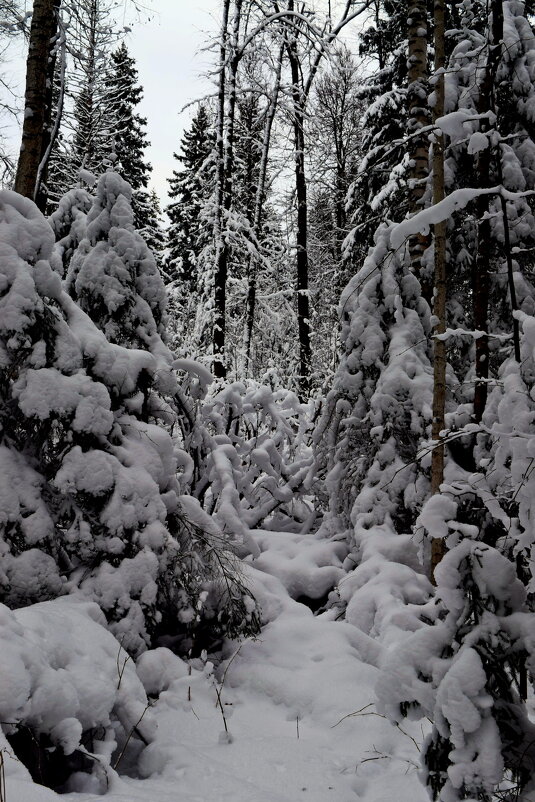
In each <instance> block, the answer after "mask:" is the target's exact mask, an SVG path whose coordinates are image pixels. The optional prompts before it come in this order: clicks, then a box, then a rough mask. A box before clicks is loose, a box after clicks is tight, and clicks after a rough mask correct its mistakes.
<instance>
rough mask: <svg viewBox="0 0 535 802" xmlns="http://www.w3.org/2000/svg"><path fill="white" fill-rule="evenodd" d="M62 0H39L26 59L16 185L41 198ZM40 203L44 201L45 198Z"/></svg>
mask: <svg viewBox="0 0 535 802" xmlns="http://www.w3.org/2000/svg"><path fill="white" fill-rule="evenodd" d="M59 6H60V0H35V2H34V5H33V15H32V23H31V27H30V42H29V47H28V59H27V63H26V90H25V96H24V108H25V110H26V111H25V114H24V122H23V128H22V143H21V149H20V155H19V160H18V164H17V172H16V175H15V189H16V191H17V192H19V193H20V194H21V195H24V196H25V197H27V198H32V199H37V196H38V193H39V183H38V177H39V169H40V167H41V163H42V160H43V158H44V157H45V154H46V151H47V147H48V144H49V138H50V132H51V121H52V83H53V80H52V78H53V73H54V60H55V59H54V58H53V57H52V53H51V48H52V42H53V40H54V38H55V36H56V33H57V29H58V13H59ZM39 202H40V204H41V205H42V204H43V200H42V199H41V200H40V201H39Z"/></svg>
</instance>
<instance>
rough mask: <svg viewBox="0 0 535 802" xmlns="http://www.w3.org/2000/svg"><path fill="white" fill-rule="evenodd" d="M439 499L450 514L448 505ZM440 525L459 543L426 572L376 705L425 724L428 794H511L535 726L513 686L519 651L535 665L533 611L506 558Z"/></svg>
mask: <svg viewBox="0 0 535 802" xmlns="http://www.w3.org/2000/svg"><path fill="white" fill-rule="evenodd" d="M445 500H446V501H447V497H445V498H444V499H442V508H443V511H444V512H445V513H446V515H447V516H448V517H449V516H452V518H453V519H454V518H455V512H456V510H455V507H456V504H455V503H454V502H451V501H450V504H449V505H448V504H446V505H444V501H445ZM436 512H437V511H436V510H435V514H436ZM447 528H449V530H450V538H452V539H453V540H455V539H457V540H460V542H459V543H458V545H456V546H454V547H453V548H452V549H451V550H450V551H449V552H448V553H447V554H446V556H445V557H444V559H443V560H442V562H441V563H440V565H439V566H438V568H437V569H436V570H435V577H436V581H437V591H436V596H435V599H434V600H433V601H431V602H429V603H428V604H427V605H425V606H423V607H421V608H420V609H419V610H415V609H413V610H412V612H413V618H414V619H415V620H416V619H419V625H418V626H416V627H415V630H416V631H415V632H414V633H413V634H412V635H411V634H409V633H407V634H406V636H405V638H404V639H399V640H398V642H397V645H396V646H395V647H394V648H392V649H391V650H390V651H389V653H388V654H387V658H386V660H385V662H384V665H383V674H382V677H381V680H380V682H379V685H378V689H377V691H378V696H379V700H380V702H381V708H382V709H383V710H384V712H386V713H387V714H388V715H389V717H390V718H391V719H392V720H393V721H394V722H396V723H399V722H400V721H401V720H402V718H403V717H404V716H409V717H410V718H417V717H422V716H427V717H428V718H429V719H430V720H431V721H432V722H433V730H432V733H431V735H430V736H429V738H428V739H427V741H426V743H425V745H424V752H423V761H424V765H425V781H426V784H427V785H428V786H429V791H430V794H431V796H432V797H433V798H435V799H440V800H443V802H454V800H460V799H467V798H478V799H491V797H492V795H493V793H494V792H496V791H498V790H499V789H501V790H504V791H506V790H507V789H508V788H509V789H510V790H512V789H514V792H515V793H516V794H517V793H519V792H520V791H521V790H522V789H524V788H525V787H526V784H527V783H528V782H530V781H531V778H532V777H533V771H534V768H535V746H534V744H535V725H533V723H532V722H531V721H530V720H529V718H528V715H527V711H526V706H525V703H524V702H523V701H522V699H521V687H520V686H519V677H520V673H521V671H522V668H523V666H524V661H525V659H526V656H528V668H529V670H530V671H533V668H534V667H535V660H534V657H535V655H534V651H533V644H534V642H535V641H534V637H535V625H534V622H533V616H532V614H531V613H529V612H528V611H527V607H526V591H525V588H524V586H523V584H522V582H521V581H520V580H519V579H518V578H517V576H516V570H515V565H514V563H512V562H511V561H510V560H508V559H507V558H506V557H504V556H503V555H502V554H500V553H499V551H498V550H497V549H495V548H493V547H492V546H489V545H487V544H485V543H482V542H481V541H478V540H477V535H478V532H477V527H475V526H470V525H467V524H462V523H459V524H457V525H456V523H455V520H451V521H449V522H448V525H447ZM436 534H439V533H438V532H437V533H436ZM504 771H505V772H506V774H505V780H506V783H505V785H504V784H502V782H503V780H504Z"/></svg>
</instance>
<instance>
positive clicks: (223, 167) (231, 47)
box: [213, 0, 243, 378]
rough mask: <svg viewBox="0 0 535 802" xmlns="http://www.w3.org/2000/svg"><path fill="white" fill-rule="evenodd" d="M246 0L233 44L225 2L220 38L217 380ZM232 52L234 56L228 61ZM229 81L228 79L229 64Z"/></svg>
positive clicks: (221, 372) (222, 364) (221, 368)
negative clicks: (235, 122)
mask: <svg viewBox="0 0 535 802" xmlns="http://www.w3.org/2000/svg"><path fill="white" fill-rule="evenodd" d="M242 4H243V0H236V6H235V10H234V20H233V25H232V41H231V42H230V43H229V42H228V34H227V26H228V16H229V10H230V0H225V5H224V15H223V29H222V34H221V59H220V70H221V74H220V78H219V93H218V105H219V111H218V123H219V124H218V132H217V140H218V141H217V149H218V207H217V212H216V215H217V226H216V228H217V230H216V269H215V276H214V329H213V344H214V363H213V372H214V376H216V377H217V378H225V376H226V375H227V366H226V358H225V335H226V303H227V277H228V262H229V257H230V244H229V242H228V240H227V238H226V237H225V236H224V231H223V229H224V227H225V226H226V220H227V217H228V212H229V211H230V208H231V206H232V192H233V169H234V121H235V116H236V80H237V71H238V63H239V55H238V49H237V46H238V35H239V30H240V22H241V9H242ZM229 52H230V53H231V54H232V55H231V58H230V59H229ZM228 61H229V62H230V63H229V67H228V80H227V78H226V64H227V62H228ZM227 92H228V109H227V113H226V121H227V124H226V127H225V95H226V93H227Z"/></svg>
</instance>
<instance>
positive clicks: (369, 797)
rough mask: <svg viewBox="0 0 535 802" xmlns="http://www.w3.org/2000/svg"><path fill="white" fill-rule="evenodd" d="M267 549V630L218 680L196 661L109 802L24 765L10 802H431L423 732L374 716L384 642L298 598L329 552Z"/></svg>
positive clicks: (285, 544) (168, 694)
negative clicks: (35, 778)
mask: <svg viewBox="0 0 535 802" xmlns="http://www.w3.org/2000/svg"><path fill="white" fill-rule="evenodd" d="M257 538H258V540H259V543H260V547H261V549H262V552H263V554H262V555H261V557H260V558H259V559H258V560H257V561H256V563H257V565H255V562H253V563H252V564H250V565H249V566H247V567H246V570H247V573H248V575H249V576H248V578H249V581H250V582H251V584H252V586H253V591H254V592H255V593H256V595H257V598H258V599H259V601H260V603H261V604H262V607H263V609H264V614H265V615H266V617H267V618H268V619H269V623H268V624H267V625H266V627H265V628H264V629H263V630H262V633H261V635H260V637H259V638H258V639H257V640H248V641H245V642H244V643H242V644H241V645H239V644H236V645H234V646H232V647H230V648H229V650H228V657H227V661H226V662H224V663H222V664H221V666H219V668H218V669H217V670H213V669H212V666H211V664H210V663H207V662H205V663H204V664H203V662H202V661H201V660H198V661H196V664H195V665H194V667H193V670H192V673H191V676H182V677H179V678H176V679H174V680H173V681H171V682H170V683H169V684H168V687H167V690H164V691H163V692H162V693H161V694H160V696H159V698H158V699H157V701H156V702H155V703H154V705H153V707H152V709H151V713H152V715H153V717H154V718H155V720H156V722H157V724H158V730H157V734H156V736H155V740H154V742H153V743H152V744H151V745H150V746H149V747H148V748H147V749H145V750H144V752H143V753H142V754H141V755H140V756H139V758H138V757H136V755H135V754H134V753H132V754H130V755H129V756H128V755H125V760H124V761H123V765H119V766H118V770H119V772H120V773H119V774H117V773H116V772H110V787H109V790H108V793H107V794H106V795H105V797H104V796H97V795H93V794H88V793H69V794H62V795H61V796H59V795H57V794H55V793H54V792H53V791H50V790H48V789H47V788H44V787H43V786H39V785H36V784H34V783H32V782H31V780H30V778H29V775H27V772H25V770H24V769H22V767H21V766H20V764H19V766H18V768H17V770H16V771H14V772H11V771H10V768H9V765H7V766H6V768H7V777H6V799H5V800H3V802H50V801H51V800H56V799H62V800H64V802H67V801H69V802H75V800H76V802H83V801H84V800H87V801H88V800H95V799H106V800H107V802H127V800H132V802H135V801H136V800H143V802H227V801H228V802H299V800H303V802H329V800H333V802H355V800H357V799H361V800H366V802H391V801H392V799H395V800H396V802H425V800H426V799H427V795H426V792H425V790H424V788H423V786H422V785H421V784H420V781H419V779H418V768H419V745H420V744H421V742H422V739H423V731H422V728H421V725H420V724H419V723H410V722H408V723H407V724H406V725H404V727H403V731H401V730H399V729H396V728H395V727H394V726H392V725H391V724H390V723H389V722H388V721H386V720H385V719H384V718H382V717H381V716H379V715H378V714H377V713H376V711H375V707H374V701H373V700H374V684H375V681H376V678H377V668H376V667H375V666H374V663H376V662H377V659H378V652H377V650H378V647H377V644H376V642H375V641H373V640H372V639H370V638H368V637H367V636H365V635H363V634H362V633H361V632H359V630H357V629H356V628H354V627H353V626H352V625H350V624H347V623H345V622H341V621H336V620H334V614H333V613H332V612H330V613H324V614H321V615H319V616H314V615H313V613H312V612H311V610H310V609H309V608H308V607H307V606H306V605H305V604H302V603H300V602H298V601H295V600H294V599H292V598H291V596H290V595H289V593H288V589H290V591H294V592H295V587H296V584H297V585H299V582H300V580H303V571H304V568H303V565H305V564H306V565H307V571H308V575H307V581H308V582H314V570H317V572H318V577H319V576H320V575H321V576H324V574H325V569H326V566H325V554H324V553H323V556H322V559H321V560H319V561H318V562H321V563H323V565H322V566H321V565H317V566H316V568H314V565H313V562H314V560H313V559H309V560H308V561H307V560H306V559H305V560H303V552H304V551H305V552H306V550H307V548H308V549H309V551H310V554H311V555H313V554H315V553H317V547H318V545H319V544H318V541H317V540H316V539H315V538H314V536H306V538H305V536H303V535H292V534H288V533H284V534H283V535H282V534H277V533H266V532H259V533H257ZM259 566H261V567H262V570H261V569H260V567H259ZM268 570H269V571H270V573H268V572H267V571H268ZM230 658H232V659H231V660H230V662H229V659H230ZM225 669H226V673H223V672H224V671H225ZM218 696H219V698H220V700H221V705H219V704H218ZM221 707H222V708H223V711H224V713H225V719H226V724H227V728H228V731H229V733H230V737H227V735H226V732H225V725H224V721H223V715H222V712H221ZM140 774H141V775H143V776H140ZM129 775H132V776H129Z"/></svg>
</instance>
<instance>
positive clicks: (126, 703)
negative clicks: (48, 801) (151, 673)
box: [0, 597, 156, 798]
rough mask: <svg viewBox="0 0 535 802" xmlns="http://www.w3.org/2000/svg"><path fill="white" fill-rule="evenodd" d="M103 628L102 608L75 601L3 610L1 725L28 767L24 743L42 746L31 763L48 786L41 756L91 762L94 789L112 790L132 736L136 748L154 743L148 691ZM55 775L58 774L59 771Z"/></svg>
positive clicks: (90, 779) (89, 785)
mask: <svg viewBox="0 0 535 802" xmlns="http://www.w3.org/2000/svg"><path fill="white" fill-rule="evenodd" d="M105 626H106V621H105V618H104V615H103V613H102V612H101V610H100V608H99V607H98V606H97V605H96V604H93V603H91V602H81V601H76V600H73V599H72V598H66V597H64V598H60V599H56V600H54V601H47V602H42V603H40V604H35V605H33V606H30V607H26V608H23V609H19V610H9V609H8V608H7V607H5V606H4V605H0V643H1V649H0V676H1V677H2V682H1V683H0V720H1V721H2V726H3V729H4V733H5V735H6V737H7V740H8V742H9V744H10V746H9V747H8V748H7V750H6V751H7V752H8V754H10V753H11V754H13V752H14V753H15V754H17V755H18V756H19V757H20V759H21V760H22V761H24V762H27V763H28V761H25V759H24V758H25V757H27V749H26V748H25V741H27V740H28V737H30V738H31V739H33V742H34V743H35V744H37V743H39V744H40V756H39V757H38V760H37V763H36V762H35V761H34V762H33V764H32V761H31V760H30V761H29V763H28V768H29V770H30V773H31V774H32V777H33V779H34V780H35V781H36V782H39V783H42V784H44V785H46V784H48V783H47V766H46V765H40V763H41V762H42V759H45V758H43V754H44V755H45V756H46V760H47V761H48V760H49V759H50V760H57V759H61V757H63V756H65V757H67V756H72V755H74V753H78V755H79V756H80V755H83V756H85V759H86V760H85V763H86V769H87V768H89V766H90V767H91V768H89V770H88V771H86V783H85V784H86V786H87V788H88V790H89V789H90V790H92V791H95V790H99V788H101V786H102V785H104V786H107V785H108V780H109V777H108V774H109V772H110V771H111V769H110V764H111V763H115V762H116V758H114V759H112V755H113V753H114V752H115V751H116V750H117V749H118V748H119V751H120V749H122V746H123V745H124V743H125V742H126V739H127V738H129V736H130V739H132V736H134V740H137V742H138V743H139V741H140V740H141V742H143V741H144V742H145V743H149V742H150V741H151V740H152V739H153V738H154V735H155V732H156V725H155V722H154V720H153V718H152V717H151V713H150V711H149V710H148V702H147V697H146V694H145V691H144V689H143V685H142V684H141V681H140V679H139V678H138V676H137V674H136V671H135V667H134V665H133V663H132V661H131V660H130V658H129V657H128V655H127V654H126V652H124V650H123V649H122V647H121V645H120V643H119V642H118V641H117V640H116V639H115V638H114V637H113V635H112V634H111V633H110V632H108V631H107V629H106V628H105ZM0 748H1V745H0ZM34 751H35V750H34ZM87 758H89V760H87ZM83 762H84V761H83V760H82V763H83ZM38 764H39V765H38ZM74 764H75V761H74V760H72V761H71V765H74ZM80 765H81V764H80ZM13 770H14V771H15V773H16V774H17V773H18V774H20V771H21V767H20V764H17V763H16V762H15V761H14V760H8V761H7V773H8V776H9V774H10V772H12V771H13ZM54 771H55V773H56V776H59V775H58V772H57V766H55V768H54ZM101 781H102V782H101ZM81 782H83V777H78V779H77V783H78V784H80V783H81ZM60 784H61V783H60ZM45 798H46V797H45Z"/></svg>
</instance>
